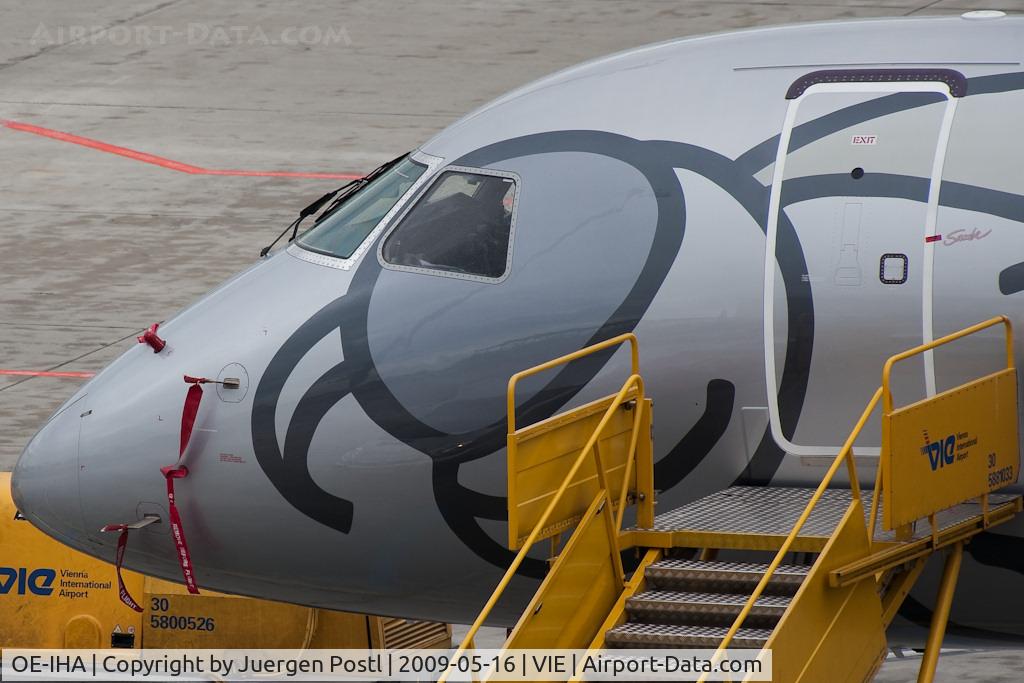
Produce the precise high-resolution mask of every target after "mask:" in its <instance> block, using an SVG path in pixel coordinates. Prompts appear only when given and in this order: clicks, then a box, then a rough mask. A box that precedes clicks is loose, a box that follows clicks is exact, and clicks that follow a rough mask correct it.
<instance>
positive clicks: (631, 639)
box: [605, 622, 772, 647]
mask: <svg viewBox="0 0 1024 683" xmlns="http://www.w3.org/2000/svg"><path fill="white" fill-rule="evenodd" d="M728 632H729V627H728V626H691V625H681V624H643V623H637V622H630V623H626V624H622V625H621V626H616V627H615V628H613V629H610V630H609V631H608V632H607V633H606V634H605V644H606V645H609V646H612V647H644V646H648V647H650V646H659V647H717V646H718V644H719V643H721V642H722V639H723V638H725V634H726V633H728ZM771 635H772V632H771V631H769V630H768V629H763V628H741V629H740V630H739V631H737V632H736V635H735V636H733V639H732V643H731V646H732V647H763V646H764V644H765V643H766V642H768V638H770V637H771Z"/></svg>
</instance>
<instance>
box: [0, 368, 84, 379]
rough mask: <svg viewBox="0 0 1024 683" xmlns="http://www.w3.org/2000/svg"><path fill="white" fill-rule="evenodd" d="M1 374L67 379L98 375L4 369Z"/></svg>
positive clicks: (0, 371)
mask: <svg viewBox="0 0 1024 683" xmlns="http://www.w3.org/2000/svg"><path fill="white" fill-rule="evenodd" d="M0 375H12V376H15V377H64V378H67V379H89V378H90V377H94V376H95V375H96V373H95V372H57V371H53V370H2V369H0Z"/></svg>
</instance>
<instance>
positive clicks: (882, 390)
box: [700, 315, 1014, 681]
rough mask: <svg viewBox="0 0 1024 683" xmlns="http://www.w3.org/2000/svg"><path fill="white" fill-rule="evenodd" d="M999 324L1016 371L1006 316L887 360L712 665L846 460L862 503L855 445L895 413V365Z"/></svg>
mask: <svg viewBox="0 0 1024 683" xmlns="http://www.w3.org/2000/svg"><path fill="white" fill-rule="evenodd" d="M998 324H1003V325H1004V326H1005V327H1006V357H1007V360H1006V364H1007V367H1008V368H1012V367H1014V362H1013V324H1012V323H1011V322H1010V319H1009V318H1007V317H1006V316H1005V315H1000V316H996V317H995V318H990V319H988V320H986V321H984V322H980V323H978V324H976V325H971V326H970V327H966V328H964V329H962V330H959V331H957V332H953V333H952V334H948V335H946V336H944V337H940V338H939V339H936V340H934V341H930V342H927V343H925V344H921V345H919V346H916V347H914V348H912V349H909V350H907V351H903V352H901V353H898V354H896V355H894V356H891V357H890V358H889V359H888V360H886V362H885V365H884V366H883V368H882V386H880V387H879V388H878V389H877V390H876V391H875V394H874V396H872V397H871V400H870V401H869V402H868V405H867V407H866V408H865V409H864V412H863V413H861V416H860V419H859V420H858V421H857V424H856V425H855V426H854V428H853V431H852V432H850V436H849V437H848V438H847V439H846V442H845V443H844V444H843V447H842V448H841V449H840V450H839V453H838V454H836V457H835V460H833V462H832V465H831V466H830V467H829V469H828V471H827V472H826V473H825V476H824V478H822V480H821V483H820V484H819V485H818V488H817V489H816V490H815V491H814V494H813V495H812V496H811V500H810V501H808V503H807V506H806V507H805V508H804V511H803V513H802V514H801V515H800V517H799V518H798V519H797V521H796V524H795V525H794V526H793V529H792V531H790V532H789V535H788V536H786V539H785V541H783V543H782V546H781V547H780V548H779V551H778V552H777V553H776V554H775V557H774V559H772V561H771V563H770V564H769V565H768V569H767V571H766V572H765V574H764V576H762V577H761V580H760V581H759V582H758V584H757V586H755V587H754V591H753V592H752V593H751V595H750V597H749V598H747V601H746V603H744V605H743V609H742V610H740V613H739V615H737V617H736V620H735V621H734V622H733V624H732V626H731V627H730V628H729V631H728V632H727V633H726V635H725V638H723V639H722V643H721V644H720V645H719V646H718V649H717V650H716V651H715V656H714V658H713V662H716V663H717V661H718V660H719V659H720V658H721V656H722V654H723V653H724V651H725V649H726V648H727V647H728V646H729V644H730V643H731V642H732V639H733V637H734V636H735V635H736V633H737V632H738V631H739V629H740V627H741V626H742V625H743V622H744V621H745V620H746V618H747V616H748V615H749V614H750V611H751V610H752V609H753V607H754V603H755V602H757V600H758V598H760V597H761V594H762V593H763V592H764V589H765V588H766V587H767V585H768V582H769V581H770V580H771V578H772V576H773V574H774V573H775V570H776V569H778V567H779V565H780V564H782V560H783V559H784V558H785V556H786V553H788V552H789V549H790V548H791V547H792V545H793V543H794V542H795V541H796V537H797V535H798V534H799V532H800V530H801V529H802V528H803V526H804V524H805V523H806V522H807V520H808V519H809V518H810V516H811V513H812V512H813V510H814V507H815V506H816V505H817V504H818V501H819V500H820V499H821V497H822V496H823V495H824V493H825V489H827V488H828V485H829V484H830V483H831V482H832V478H833V477H834V476H835V473H836V472H837V471H838V470H839V464H840V463H841V462H843V461H844V460H845V461H846V463H847V470H848V472H849V475H850V493H851V495H852V497H853V501H856V500H858V499H859V497H860V485H859V482H858V481H857V474H856V464H855V462H854V459H853V443H854V442H855V441H856V440H857V437H858V436H860V432H861V430H862V429H863V428H864V425H865V424H867V421H868V419H869V418H870V417H871V414H872V413H873V412H874V410H875V408H876V407H877V406H878V402H879V399H882V402H883V407H882V411H883V414H888V413H891V412H892V410H893V402H892V392H891V390H890V377H891V374H892V368H893V365H895V364H896V363H898V362H899V361H901V360H905V359H907V358H911V357H913V356H916V355H919V354H921V353H924V352H926V351H930V350H932V349H935V348H937V347H939V346H943V345H945V344H949V343H950V342H954V341H956V340H958V339H962V338H963V337H966V336H968V335H971V334H974V333H976V332H980V331H982V330H985V329H988V328H990V327H993V326H995V325H998ZM883 460H884V458H879V468H878V471H877V472H876V473H875V487H874V491H873V493H872V499H871V511H870V514H869V522H868V527H867V533H868V540H869V541H872V540H873V539H874V531H875V525H876V523H877V515H878V503H879V498H880V494H881V482H882V468H881V463H882V461H883ZM852 504H853V503H852V502H851V505H852ZM705 679H706V676H705V677H701V679H700V680H701V681H704V680H705Z"/></svg>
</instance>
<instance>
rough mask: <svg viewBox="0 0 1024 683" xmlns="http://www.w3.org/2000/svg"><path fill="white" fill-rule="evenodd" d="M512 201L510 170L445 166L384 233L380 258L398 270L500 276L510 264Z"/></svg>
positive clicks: (470, 275) (513, 191)
mask: <svg viewBox="0 0 1024 683" xmlns="http://www.w3.org/2000/svg"><path fill="white" fill-rule="evenodd" d="M515 201H516V179H515V178H514V177H513V176H512V175H510V174H506V173H502V174H498V173H495V174H493V175H492V174H490V173H482V172H479V171H466V170H447V171H445V172H444V173H442V174H441V175H440V176H439V177H438V179H437V180H436V181H434V183H433V184H432V185H431V186H430V188H429V189H428V190H427V191H426V192H425V193H424V195H423V197H422V198H420V200H419V201H418V202H416V204H415V205H414V206H413V207H412V209H410V210H409V212H408V213H407V214H406V215H405V217H404V218H403V219H402V220H401V222H400V223H399V224H398V227H397V228H395V230H394V231H393V232H392V233H391V235H389V236H388V238H387V240H386V241H385V242H384V246H383V249H382V250H381V256H382V257H383V260H384V261H385V262H386V263H388V264H390V265H392V266H397V267H399V268H403V267H405V268H409V269H415V270H417V271H420V270H426V271H441V272H442V273H447V274H453V275H454V276H456V277H459V276H463V277H465V276H469V277H481V278H489V279H498V278H501V277H502V276H503V275H504V274H505V271H506V269H507V267H508V263H509V244H510V242H511V236H512V229H513V214H514V210H515Z"/></svg>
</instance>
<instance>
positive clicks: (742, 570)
mask: <svg viewBox="0 0 1024 683" xmlns="http://www.w3.org/2000/svg"><path fill="white" fill-rule="evenodd" d="M810 570H811V568H810V566H802V565H791V564H783V565H779V566H778V567H777V568H776V569H775V571H774V572H773V573H772V577H771V579H770V580H769V581H768V586H767V588H766V589H765V590H766V591H767V592H768V593H795V592H796V591H797V590H798V589H799V588H800V585H801V584H802V583H803V582H804V579H806V578H807V574H808V572H810ZM766 571H768V565H767V564H760V563H753V562H705V561H701V560H661V561H659V562H655V563H654V564H652V565H650V566H649V567H647V568H646V569H645V570H644V576H645V577H646V578H647V582H648V585H649V586H650V587H651V588H654V589H662V590H674V591H690V592H702V593H708V592H717V593H736V592H742V591H743V590H752V589H753V587H754V586H755V585H757V583H758V582H759V581H760V580H761V577H763V576H764V574H765V572H766Z"/></svg>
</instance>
